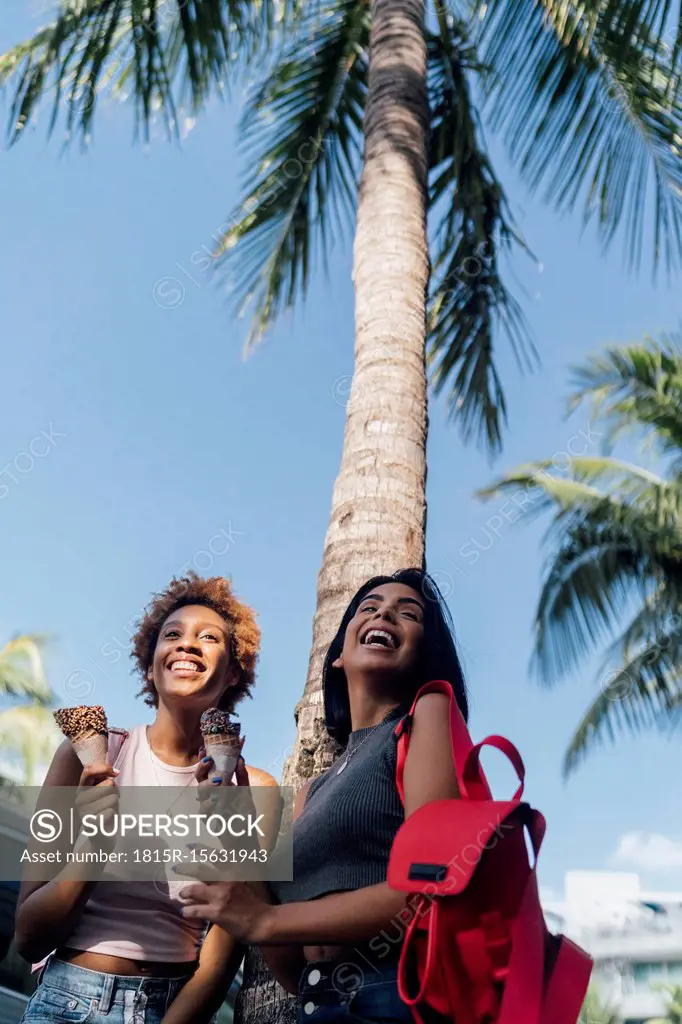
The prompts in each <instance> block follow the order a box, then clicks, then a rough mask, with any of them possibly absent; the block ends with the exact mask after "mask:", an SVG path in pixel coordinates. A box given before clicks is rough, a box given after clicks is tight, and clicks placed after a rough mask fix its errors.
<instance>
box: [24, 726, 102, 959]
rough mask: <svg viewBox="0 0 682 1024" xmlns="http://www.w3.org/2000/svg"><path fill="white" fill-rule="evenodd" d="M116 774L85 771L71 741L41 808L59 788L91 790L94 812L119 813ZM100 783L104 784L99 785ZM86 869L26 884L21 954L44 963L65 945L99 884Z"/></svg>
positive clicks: (96, 767) (51, 773)
mask: <svg viewBox="0 0 682 1024" xmlns="http://www.w3.org/2000/svg"><path fill="white" fill-rule="evenodd" d="M114 774H115V773H114V771H113V769H112V768H111V767H110V766H109V765H106V764H93V765H90V766H89V767H88V768H85V769H81V763H80V761H79V760H78V757H77V756H76V754H75V752H74V750H73V747H72V745H71V743H70V742H69V741H68V740H66V741H65V742H64V743H62V745H61V746H60V747H59V748H58V750H57V752H56V753H55V755H54V758H53V759H52V764H51V765H50V768H49V770H48V772H47V775H46V777H45V782H44V783H43V787H42V789H41V793H40V798H39V804H40V802H41V801H42V798H43V797H45V798H46V801H47V803H48V805H49V790H50V789H51V788H52V787H54V786H74V787H75V786H78V785H80V786H83V787H88V788H89V792H88V793H87V799H88V800H93V798H94V801H96V802H92V803H90V806H89V808H88V809H89V810H91V811H92V812H95V813H101V812H103V811H105V810H107V809H110V810H111V813H113V808H114V806H115V805H116V803H117V800H118V793H117V791H116V789H115V786H114V782H113V776H114ZM98 780H102V781H99V782H98ZM79 874H82V868H80V867H79V865H77V864H68V865H66V866H65V867H64V868H63V869H62V870H61V871H60V872H59V874H58V875H56V877H55V878H53V879H51V880H50V881H49V882H40V881H38V882H37V881H28V880H25V881H23V882H22V885H21V889H20V891H19V899H18V902H17V914H16V921H15V940H16V944H17V949H18V951H19V954H20V955H21V956H22V957H24V959H26V960H29V961H34V962H36V961H38V960H42V959H43V957H45V956H47V955H48V953H51V952H52V950H53V949H55V948H56V947H57V946H58V945H60V943H62V942H63V941H65V940H66V939H67V938H68V936H69V935H70V933H71V932H72V931H73V928H74V926H75V924H76V922H77V920H78V918H79V916H80V913H81V911H82V909H83V907H84V905H85V904H86V903H87V901H88V898H89V896H90V893H91V892H92V889H93V887H94V886H95V885H96V882H94V881H83V880H82V879H79V878H78V875H79Z"/></svg>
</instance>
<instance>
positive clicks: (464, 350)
mask: <svg viewBox="0 0 682 1024" xmlns="http://www.w3.org/2000/svg"><path fill="white" fill-rule="evenodd" d="M681 39H682V32H681V31H680V27H679V26H677V25H674V24H671V21H670V17H669V16H668V4H667V0H650V2H649V3H647V4H642V3H641V0H620V2H618V3H615V2H605V0H604V2H600V3H597V2H596V0H591V2H588V3H587V4H583V5H580V6H573V5H568V6H567V5H566V4H565V3H564V2H563V0H561V2H560V0H541V2H539V3H534V2H531V0H521V2H519V3H511V2H510V0H438V2H436V3H434V4H433V5H432V4H430V3H426V2H425V0H307V2H306V3H305V4H303V3H302V2H301V0H258V2H254V0H251V2H248V0H200V2H199V0H61V5H60V12H59V15H58V17H57V18H56V20H55V21H54V22H53V23H52V24H51V25H50V26H48V27H47V28H45V29H44V30H42V31H41V32H39V33H38V34H37V35H36V36H34V37H33V38H32V39H29V40H27V41H26V42H24V43H22V44H20V45H19V46H17V47H15V48H14V49H13V50H11V51H9V52H8V53H7V54H5V55H4V56H3V57H0V81H3V80H12V81H13V83H14V85H15V91H14V100H13V103H12V105H11V110H10V135H11V138H12V139H13V140H15V139H17V138H18V137H20V136H21V134H22V133H23V132H24V130H25V127H26V125H27V124H28V123H29V120H30V119H31V117H32V116H33V115H34V114H35V113H36V111H37V109H38V106H39V104H40V103H41V102H42V101H43V100H44V99H45V98H47V97H48V95H49V93H50V91H51V90H54V93H53V103H52V119H51V128H54V126H55V124H56V123H57V121H58V119H59V112H60V108H61V105H65V108H66V111H67V113H66V128H67V133H68V135H69V136H70V137H77V136H80V137H81V139H83V140H84V141H85V140H87V138H88V137H89V133H90V131H91V128H92V123H93V117H94V112H95V109H96V107H97V103H98V100H99V99H100V98H101V97H102V95H103V94H105V93H106V92H108V91H112V92H118V93H119V94H125V93H127V92H132V94H133V97H134V102H135V113H136V118H137V123H138V126H139V127H141V129H142V131H143V132H144V133H145V135H146V136H147V137H148V136H149V131H150V125H151V123H152V122H153V119H154V117H156V116H160V117H163V118H164V122H165V124H166V126H167V128H168V130H169V131H170V132H178V131H179V130H180V129H179V122H180V121H181V119H182V112H183V109H185V110H189V111H190V112H191V113H194V112H196V111H198V110H199V109H201V108H202V107H203V106H204V105H205V103H206V101H207V99H208V98H209V96H210V95H211V94H213V93H216V92H220V90H221V89H222V88H223V84H224V82H225V81H228V80H229V78H230V76H231V75H233V73H234V72H236V71H238V70H239V69H242V68H243V67H244V66H245V64H248V62H249V61H251V62H253V60H254V58H255V59H257V61H258V64H259V67H260V65H261V64H262V62H263V60H264V57H266V56H267V55H270V57H271V61H270V67H269V70H268V71H267V72H266V74H265V77H264V79H263V80H262V81H261V83H260V85H259V86H258V87H257V88H256V89H255V90H254V92H253V93H252V97H251V100H250V102H249V103H248V105H247V109H246V113H245V117H244V124H243V138H244V147H245V153H246V156H247V158H248V160H249V166H250V180H249V182H248V184H247V187H246V189H245V195H244V199H243V201H242V203H241V204H240V206H239V208H238V209H237V210H236V211H234V213H233V214H232V216H231V217H230V219H229V221H228V223H227V225H226V226H225V227H224V228H223V229H222V230H221V233H220V238H219V244H218V247H217V252H216V256H217V257H220V258H219V259H216V260H215V266H216V267H217V268H218V270H220V269H221V268H222V270H223V271H224V272H225V273H227V274H228V275H229V277H230V279H231V280H232V282H233V289H234V294H235V296H236V297H237V298H238V299H239V300H240V302H241V301H242V300H243V301H244V302H245V303H246V305H247V306H248V304H249V303H251V305H252V306H253V322H252V329H251V332H250V335H249V345H253V344H255V342H257V341H258V340H259V339H260V337H261V336H262V335H263V333H264V331H265V330H266V328H267V327H268V326H269V324H270V323H271V322H272V321H273V319H274V318H275V317H276V316H277V314H278V313H279V312H281V311H282V310H283V309H286V308H288V307H291V306H292V305H293V304H294V303H295V301H296V299H297V298H298V297H299V296H300V295H303V294H305V293H306V291H307V287H308V283H309V275H310V267H311V265H312V262H313V259H314V257H315V256H316V255H318V256H321V257H322V258H323V259H326V256H327V255H328V252H329V249H330V246H331V243H332V237H331V236H332V233H334V234H335V233H337V232H339V231H341V230H342V229H343V228H344V227H345V226H346V225H347V224H348V223H351V222H352V219H353V215H354V213H357V230H356V241H355V261H354V262H355V266H354V281H355V290H356V310H355V320H356V345H355V354H356V366H355V374H354V376H353V382H352V386H351V388H350V399H349V402H348V407H347V412H348V419H347V425H346V433H345V441H344V449H343V456H342V462H341V469H340V473H339V476H338V478H337V482H336V486H335V489H334V496H333V501H332V513H331V520H330V525H329V529H328V532H327V537H326V540H325V546H324V558H323V564H322V569H321V572H320V576H319V582H318V595H317V609H316V613H315V619H314V625H313V643H312V652H311V657H310V664H309V670H308V677H307V682H306V686H305V691H304V695H303V699H302V701H301V702H300V703H299V705H298V707H297V719H298V726H299V728H298V737H297V742H296V747H295V750H294V754H293V756H292V758H291V760H290V762H289V764H288V766H287V769H286V771H285V779H286V780H287V781H289V782H293V783H295V784H297V783H299V782H300V781H301V780H302V779H304V778H306V777H307V776H309V775H311V774H315V773H316V772H318V771H319V770H320V769H321V768H323V767H324V766H325V764H327V763H328V760H329V757H330V751H329V749H328V746H327V743H326V740H325V735H324V730H323V729H322V727H321V721H320V692H319V680H320V666H321V658H322V653H323V651H324V649H325V647H326V645H327V643H328V641H329V638H330V633H331V630H332V628H333V626H334V624H335V623H336V622H337V621H338V619H339V617H340V613H341V610H342V607H343V606H344V605H345V603H346V601H347V599H348V597H349V594H350V593H351V592H352V591H353V590H355V589H356V587H357V586H358V584H359V583H360V582H361V581H362V580H363V579H364V578H366V577H367V575H369V574H371V573H374V572H377V571H392V570H394V569H395V568H397V567H398V566H401V565H405V564H412V565H420V564H422V563H423V561H424V528H425V516H426V502H425V478H426V455H425V444H426V431H427V415H426V398H427V374H426V371H427V367H428V369H429V370H430V372H431V380H432V383H433V385H434V387H435V390H436V391H442V392H444V393H445V394H446V396H447V400H448V404H449V408H450V412H451V413H452V415H453V417H454V418H456V419H457V421H458V423H459V425H460V427H461V430H462V433H463V435H464V438H465V439H470V438H472V437H475V438H478V439H479V440H481V441H483V443H485V444H486V445H487V446H488V447H489V448H490V449H491V450H492V451H497V450H498V449H499V447H500V444H501V437H502V430H503V427H504V424H505V421H506V412H507V410H506V404H505V398H504V392H503V389H502V383H501V380H500V376H499V372H498V369H497V361H496V353H497V348H496V345H495V343H496V342H498V340H499V338H500V337H504V338H506V339H507V340H508V341H510V342H511V344H512V346H513V347H514V350H515V352H516V354H517V357H518V359H519V361H520V362H521V363H522V364H523V365H528V364H529V362H530V361H532V356H533V350H532V346H531V344H530V342H529V340H528V335H527V331H526V327H525V322H524V318H523V315H522V312H521V310H520V307H519V306H518V304H517V303H516V301H515V299H514V298H513V297H512V295H511V294H510V292H509V291H508V289H507V287H506V285H505V283H504V280H503V267H502V263H503V261H504V259H505V257H506V256H507V255H509V254H510V253H511V252H512V251H513V250H519V249H523V248H524V243H523V241H522V239H521V237H520V234H519V232H518V231H517V229H516V227H515V225H514V223H513V220H512V218H511V215H510V213H509V210H508V207H507V202H506V198H505V194H504V189H503V187H502V185H501V183H500V182H499V180H498V178H497V176H496V174H495V171H494V168H493V167H492V164H491V161H490V159H489V157H488V155H487V152H486V147H485V144H484V141H483V136H482V127H481V116H482V114H484V115H485V116H486V118H487V120H488V122H489V124H490V125H491V126H492V127H493V128H494V129H496V130H498V131H500V132H502V133H503V134H504V137H505V140H506V142H507V145H508V149H509V151H510V154H511V157H512V159H513V160H514V161H515V162H516V164H517V166H518V167H519V168H520V170H521V173H522V174H523V176H524V179H525V181H526V182H527V184H528V185H529V186H530V187H531V188H533V189H537V188H542V189H543V190H544V193H545V196H546V198H547V200H548V201H549V202H551V203H552V204H553V205H554V206H555V207H556V208H557V209H559V210H567V209H574V208H575V207H576V206H579V205H582V207H583V215H584V217H585V219H594V220H596V221H597V223H598V226H599V229H600V231H601V234H602V237H603V239H604V242H605V243H608V242H610V241H611V240H612V239H613V237H614V236H615V235H616V234H617V233H618V232H619V231H620V232H621V233H622V234H623V235H624V236H625V242H626V251H627V253H628V255H629V257H630V259H631V261H632V262H633V264H636V263H637V262H638V260H639V257H640V255H641V250H642V245H643V241H644V238H645V219H644V218H643V216H642V211H643V209H644V207H645V203H646V200H647V199H649V200H652V201H653V223H654V235H653V256H654V263H655V264H658V263H661V262H664V263H666V264H667V265H668V266H669V267H671V266H674V265H676V263H677V262H678V260H679V257H680V253H681V251H682V204H681V202H680V196H681V195H682V161H680V159H679V157H680V153H681V152H682V150H681V149H680V147H681V145H682V143H681V141H680V140H681V138H682V104H681V102H680V83H679V66H678V52H679V50H678V44H679V42H680V40H681ZM363 138H364V160H363V158H362V150H363ZM358 180H359V188H357V189H356V186H357V184H358ZM356 192H357V194H356ZM427 213H428V214H429V215H430V216H431V217H432V221H433V224H432V232H431V238H432V243H431V249H430V254H429V247H428V245H427Z"/></svg>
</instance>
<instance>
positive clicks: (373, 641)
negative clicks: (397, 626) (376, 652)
mask: <svg viewBox="0 0 682 1024" xmlns="http://www.w3.org/2000/svg"><path fill="white" fill-rule="evenodd" d="M382 638H383V639H384V640H385V641H386V643H385V644H382V643H381V639H382ZM364 643H365V646H375V647H390V648H391V649H394V648H395V647H396V642H395V639H394V637H392V636H391V634H390V633H387V632H386V631H385V630H383V629H370V631H369V633H368V634H367V635H366V637H365V639H364Z"/></svg>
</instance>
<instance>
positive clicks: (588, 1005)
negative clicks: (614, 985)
mask: <svg viewBox="0 0 682 1024" xmlns="http://www.w3.org/2000/svg"><path fill="white" fill-rule="evenodd" d="M619 1022H620V1017H619V1016H618V1014H617V1013H616V1012H615V1011H614V1010H613V1008H612V1007H610V1006H608V1005H607V1004H606V1003H604V1002H602V999H601V997H600V995H599V991H598V989H597V988H596V987H595V986H594V985H590V987H589V989H588V990H587V995H586V996H585V1002H584V1003H583V1006H582V1009H581V1011H580V1016H579V1017H578V1024H619Z"/></svg>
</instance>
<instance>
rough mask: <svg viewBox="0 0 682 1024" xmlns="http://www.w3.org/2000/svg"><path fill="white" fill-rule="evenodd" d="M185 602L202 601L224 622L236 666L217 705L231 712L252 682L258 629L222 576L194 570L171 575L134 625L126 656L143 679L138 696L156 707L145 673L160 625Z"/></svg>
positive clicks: (155, 697) (253, 615)
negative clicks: (236, 671)
mask: <svg viewBox="0 0 682 1024" xmlns="http://www.w3.org/2000/svg"><path fill="white" fill-rule="evenodd" d="M188 604H202V605H205V606H206V607H207V608H212V609H213V611H214V612H217V613H218V615H221V616H222V617H223V619H225V621H226V622H227V624H228V627H229V632H230V637H231V643H230V648H231V652H232V657H233V659H234V660H235V661H236V663H237V665H238V666H239V676H238V679H237V682H236V683H235V685H234V686H231V687H230V688H229V689H228V690H226V691H225V693H224V694H223V697H222V700H221V702H220V706H221V707H222V708H223V710H225V711H232V710H233V709H234V707H235V705H236V704H238V703H239V701H240V700H241V699H242V698H243V697H246V696H247V695H250V690H251V687H252V686H253V684H254V682H255V675H256V661H257V660H258V649H259V647H260V629H259V628H258V625H257V624H256V616H255V614H254V612H253V611H252V610H251V608H249V607H248V605H245V604H242V602H241V601H240V600H239V599H238V598H237V597H235V595H234V593H233V591H232V584H231V583H230V581H229V580H227V579H224V578H223V577H222V576H211V577H210V579H202V577H201V576H198V575H197V573H195V572H189V573H188V574H187V575H186V576H180V577H174V578H173V579H172V580H171V581H170V583H169V584H168V586H167V587H166V589H165V590H162V591H161V593H159V594H155V595H154V597H153V598H152V600H151V603H150V604H149V606H148V607H147V609H146V611H145V613H144V616H143V617H142V619H141V620H140V623H139V625H138V627H137V632H136V633H135V636H134V637H133V649H132V652H131V655H130V656H131V658H133V660H134V661H135V663H136V665H137V669H138V671H139V673H140V675H141V676H142V679H143V680H144V685H143V687H142V689H141V690H140V691H139V693H138V697H141V696H144V702H145V704H148V705H149V706H150V707H152V708H155V707H158V704H159V697H158V694H157V692H156V687H155V686H154V684H153V683H152V682H151V681H150V680H149V679H148V678H147V672H148V671H149V667H150V666H151V664H152V662H153V660H154V650H155V648H156V642H157V640H158V638H159V632H160V630H161V626H162V625H163V623H164V622H165V621H166V619H167V618H168V616H169V615H170V614H171V613H172V612H174V611H176V610H177V609H178V608H182V607H183V605H188Z"/></svg>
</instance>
